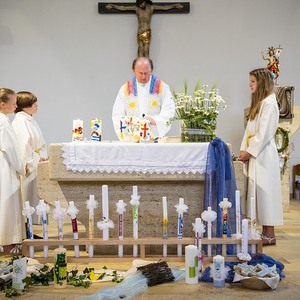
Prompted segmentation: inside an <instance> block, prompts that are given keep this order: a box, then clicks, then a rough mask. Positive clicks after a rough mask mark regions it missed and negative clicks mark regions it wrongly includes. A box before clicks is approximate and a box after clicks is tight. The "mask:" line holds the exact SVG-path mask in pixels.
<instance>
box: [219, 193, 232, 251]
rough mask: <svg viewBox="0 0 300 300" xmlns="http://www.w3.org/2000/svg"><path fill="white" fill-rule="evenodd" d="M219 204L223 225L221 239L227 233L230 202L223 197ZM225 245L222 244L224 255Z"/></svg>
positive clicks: (224, 237)
mask: <svg viewBox="0 0 300 300" xmlns="http://www.w3.org/2000/svg"><path fill="white" fill-rule="evenodd" d="M219 206H220V207H221V208H222V221H223V223H222V227H223V239H226V238H227V234H228V208H230V207H231V202H229V201H228V198H223V201H221V202H220V203H219ZM226 252H227V245H223V247H222V254H223V256H226Z"/></svg>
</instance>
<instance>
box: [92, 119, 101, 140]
mask: <svg viewBox="0 0 300 300" xmlns="http://www.w3.org/2000/svg"><path fill="white" fill-rule="evenodd" d="M91 130H92V132H91V140H92V141H95V142H100V141H101V133H102V122H101V120H100V119H98V118H96V119H94V120H91Z"/></svg>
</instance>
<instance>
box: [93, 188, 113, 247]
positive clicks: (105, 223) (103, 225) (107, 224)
mask: <svg viewBox="0 0 300 300" xmlns="http://www.w3.org/2000/svg"><path fill="white" fill-rule="evenodd" d="M108 213H109V207H108V186H107V185H102V221H99V222H98V223H97V227H98V228H99V229H100V230H103V240H104V241H107V240H109V228H114V227H115V225H114V223H113V222H112V221H111V220H110V219H109V215H108Z"/></svg>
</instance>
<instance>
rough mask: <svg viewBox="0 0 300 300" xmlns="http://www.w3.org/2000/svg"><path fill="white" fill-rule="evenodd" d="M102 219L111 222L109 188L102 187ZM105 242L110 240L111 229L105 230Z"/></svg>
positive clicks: (105, 228)
mask: <svg viewBox="0 0 300 300" xmlns="http://www.w3.org/2000/svg"><path fill="white" fill-rule="evenodd" d="M102 218H103V221H106V222H108V221H109V214H108V186H107V185H102ZM103 240H104V241H107V240H109V228H108V227H107V226H105V227H104V228H103Z"/></svg>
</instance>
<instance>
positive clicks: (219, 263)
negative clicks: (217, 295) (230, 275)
mask: <svg viewBox="0 0 300 300" xmlns="http://www.w3.org/2000/svg"><path fill="white" fill-rule="evenodd" d="M213 284H214V286H216V287H224V286H225V258H224V257H223V256H221V255H216V256H214V257H213Z"/></svg>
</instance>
